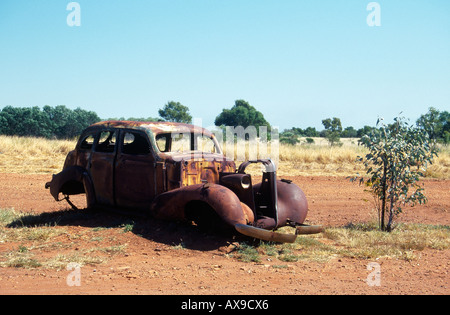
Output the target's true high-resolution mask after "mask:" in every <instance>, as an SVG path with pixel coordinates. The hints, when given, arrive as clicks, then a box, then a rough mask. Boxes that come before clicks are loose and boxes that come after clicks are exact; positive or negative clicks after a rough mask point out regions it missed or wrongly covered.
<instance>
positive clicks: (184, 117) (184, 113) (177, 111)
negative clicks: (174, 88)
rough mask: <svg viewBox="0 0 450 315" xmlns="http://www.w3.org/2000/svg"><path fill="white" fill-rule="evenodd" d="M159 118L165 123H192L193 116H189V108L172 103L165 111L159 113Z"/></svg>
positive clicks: (167, 105)
mask: <svg viewBox="0 0 450 315" xmlns="http://www.w3.org/2000/svg"><path fill="white" fill-rule="evenodd" d="M158 113H159V116H161V118H162V119H163V120H165V121H171V122H180V123H186V124H190V123H192V116H191V115H190V114H189V108H188V107H187V106H184V105H182V104H180V103H179V102H174V101H170V102H168V103H167V104H166V105H165V106H164V108H163V109H160V110H159V111H158Z"/></svg>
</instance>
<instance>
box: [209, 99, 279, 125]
mask: <svg viewBox="0 0 450 315" xmlns="http://www.w3.org/2000/svg"><path fill="white" fill-rule="evenodd" d="M214 124H215V125H216V126H232V127H236V126H242V127H244V128H247V127H248V126H254V127H255V128H256V130H257V131H258V132H259V127H260V126H266V127H267V132H268V133H269V132H270V130H271V126H270V124H269V122H267V120H266V119H265V118H264V115H263V114H262V113H261V112H259V111H258V110H256V108H255V107H253V106H251V105H250V104H249V103H248V102H246V101H244V100H237V101H235V104H234V106H233V107H232V108H231V109H224V110H223V111H222V113H220V114H219V115H218V116H217V117H216V120H215V122H214Z"/></svg>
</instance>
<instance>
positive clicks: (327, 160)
mask: <svg viewBox="0 0 450 315" xmlns="http://www.w3.org/2000/svg"><path fill="white" fill-rule="evenodd" d="M314 140H315V144H312V145H305V144H302V145H296V146H291V145H283V144H281V145H280V147H279V167H278V175H280V176H287V175H289V176H297V175H303V176H310V175H311V176H322V175H326V176H351V175H355V173H360V174H362V173H363V172H364V169H363V167H362V165H361V164H358V163H355V159H356V157H357V156H358V155H361V156H362V155H364V154H365V153H366V149H365V148H363V147H361V146H358V145H357V143H358V141H357V139H342V142H343V145H342V146H340V147H330V146H329V145H328V143H327V142H326V140H325V139H323V138H316V139H314ZM75 144H76V140H47V139H40V138H28V137H7V136H0V173H23V174H29V173H35V174H47V173H57V172H59V171H60V170H61V168H62V166H63V164H64V159H65V157H66V155H67V153H68V152H69V151H70V150H72V149H73V148H74V147H75ZM250 170H251V172H252V173H255V174H260V169H259V168H250ZM427 177H429V178H439V179H449V178H450V148H449V147H448V146H442V147H441V148H440V153H439V157H438V158H436V159H435V162H434V163H433V165H432V166H431V167H430V168H429V169H428V171H427Z"/></svg>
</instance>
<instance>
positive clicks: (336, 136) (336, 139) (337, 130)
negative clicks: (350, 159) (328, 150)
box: [322, 117, 342, 145]
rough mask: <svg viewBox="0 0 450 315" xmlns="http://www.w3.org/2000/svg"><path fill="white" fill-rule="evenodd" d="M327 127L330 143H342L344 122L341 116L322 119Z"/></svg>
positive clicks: (326, 131)
mask: <svg viewBox="0 0 450 315" xmlns="http://www.w3.org/2000/svg"><path fill="white" fill-rule="evenodd" d="M322 124H323V126H324V127H325V137H326V138H327V140H328V142H329V143H330V145H341V142H340V137H341V133H342V124H341V120H340V119H339V118H336V117H333V119H331V118H327V119H324V120H322Z"/></svg>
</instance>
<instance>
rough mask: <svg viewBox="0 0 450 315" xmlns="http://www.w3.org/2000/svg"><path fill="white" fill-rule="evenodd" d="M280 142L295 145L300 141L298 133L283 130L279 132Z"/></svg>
mask: <svg viewBox="0 0 450 315" xmlns="http://www.w3.org/2000/svg"><path fill="white" fill-rule="evenodd" d="M280 142H281V143H284V144H290V145H296V144H297V143H299V142H300V140H298V135H297V134H296V133H294V132H292V131H289V130H288V131H283V132H282V133H281V134H280Z"/></svg>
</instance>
